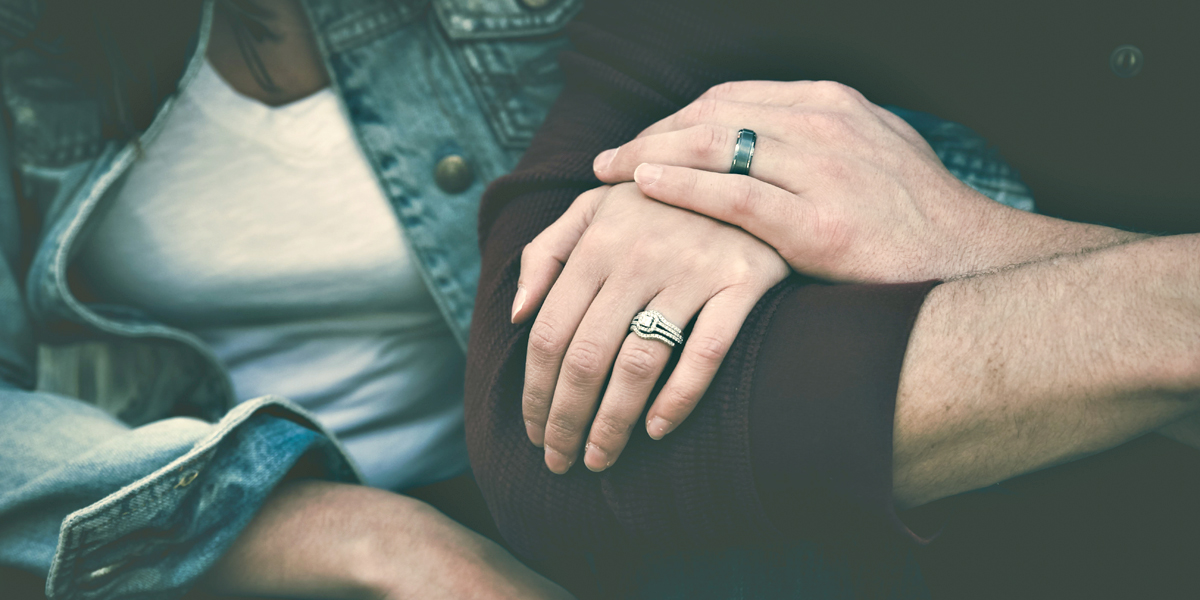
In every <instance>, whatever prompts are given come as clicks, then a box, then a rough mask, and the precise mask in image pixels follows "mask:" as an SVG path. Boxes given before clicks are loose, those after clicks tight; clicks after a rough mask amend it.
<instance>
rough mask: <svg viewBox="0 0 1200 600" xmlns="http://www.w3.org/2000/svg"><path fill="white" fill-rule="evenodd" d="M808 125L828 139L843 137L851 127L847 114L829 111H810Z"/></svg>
mask: <svg viewBox="0 0 1200 600" xmlns="http://www.w3.org/2000/svg"><path fill="white" fill-rule="evenodd" d="M808 126H809V127H810V128H812V130H813V131H815V132H816V133H817V134H818V135H821V136H823V137H825V138H827V139H836V138H840V137H843V136H844V135H845V134H846V133H847V132H848V131H849V129H850V123H849V119H848V118H847V117H846V115H843V114H841V113H836V112H829V111H819V112H812V113H809V114H808Z"/></svg>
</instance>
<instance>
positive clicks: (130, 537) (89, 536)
mask: <svg viewBox="0 0 1200 600" xmlns="http://www.w3.org/2000/svg"><path fill="white" fill-rule="evenodd" d="M302 457H304V458H308V459H311V460H312V462H313V463H314V464H316V465H318V467H319V468H320V470H321V471H322V475H323V477H324V478H326V479H329V480H332V481H341V482H354V483H357V482H361V481H362V478H361V475H360V474H359V472H358V469H357V468H356V467H355V466H354V464H353V462H351V460H350V459H349V457H348V456H347V454H346V453H345V451H344V450H343V449H342V448H341V446H340V444H338V442H337V441H336V440H335V439H334V438H333V437H332V436H331V435H330V434H328V432H326V431H325V430H323V429H322V428H321V427H320V426H319V425H317V424H316V423H315V422H313V421H312V420H311V419H309V418H308V417H306V416H305V415H304V413H303V412H302V411H301V410H300V409H298V408H295V407H294V405H292V404H290V403H288V402H287V401H285V400H282V399H279V398H271V397H267V398H260V399H258V400H254V401H250V402H246V403H243V404H241V405H239V406H238V407H237V408H235V409H234V410H232V411H230V412H229V414H228V415H227V416H226V417H225V418H224V419H222V420H221V421H220V422H219V423H217V424H216V425H214V430H213V431H212V432H211V433H210V434H209V435H208V436H207V437H206V438H204V439H202V440H200V441H199V442H197V443H196V445H195V446H194V447H193V448H192V450H191V451H189V452H187V453H186V454H184V455H183V456H180V457H179V458H177V459H176V460H173V461H171V462H170V463H169V464H167V465H166V466H164V467H162V468H160V469H158V470H157V471H155V472H154V473H152V474H150V475H148V476H146V477H144V478H143V479H141V480H139V481H136V482H134V483H132V484H130V485H128V486H126V487H124V488H122V489H121V490H119V491H118V492H116V493H114V494H111V495H109V496H107V497H105V498H104V499H102V500H100V501H99V502H96V503H94V504H92V505H90V506H88V507H86V508H83V509H80V510H78V511H76V512H74V513H72V514H70V515H68V516H67V518H66V519H65V520H64V521H63V523H62V528H61V533H60V535H59V541H58V549H57V552H56V553H55V556H54V562H53V564H52V565H51V567H50V574H49V578H48V580H47V584H46V593H47V595H48V596H49V598H51V599H55V600H58V599H62V600H66V599H70V600H75V599H80V600H83V599H87V600H92V599H99V598H133V597H136V598H143V599H151V598H177V597H179V596H181V595H183V594H184V593H185V592H186V591H187V590H188V589H189V588H190V587H192V586H193V585H194V584H195V582H196V581H197V579H198V578H199V577H200V576H201V575H202V574H203V573H204V572H205V571H206V570H208V569H209V568H210V567H211V566H212V565H213V564H214V563H215V562H216V561H217V559H219V558H220V557H221V556H222V554H223V553H224V552H225V551H226V550H227V549H228V548H229V546H230V545H231V544H232V543H233V541H234V540H235V539H236V538H237V536H238V534H239V533H240V532H241V531H242V529H243V528H244V527H245V526H246V525H247V523H249V521H250V519H251V518H252V517H253V516H254V514H255V513H256V512H257V511H258V509H259V508H260V507H261V506H262V504H263V502H264V501H265V500H266V498H267V496H268V495H269V494H270V492H271V491H272V490H273V489H274V487H275V486H276V485H277V484H278V483H279V482H280V481H281V480H282V479H283V478H284V476H285V475H287V473H288V472H289V471H290V470H291V468H292V466H293V465H295V463H296V462H297V461H298V460H300V459H301V458H302Z"/></svg>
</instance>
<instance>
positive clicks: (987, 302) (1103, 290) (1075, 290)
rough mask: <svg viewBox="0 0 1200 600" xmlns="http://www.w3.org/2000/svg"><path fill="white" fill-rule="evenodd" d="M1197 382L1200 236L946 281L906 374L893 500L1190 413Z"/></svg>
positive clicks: (915, 340) (914, 340) (933, 495)
mask: <svg viewBox="0 0 1200 600" xmlns="http://www.w3.org/2000/svg"><path fill="white" fill-rule="evenodd" d="M1093 247H1094V246H1093ZM1198 389H1200V236H1197V235H1191V236H1176V237H1167V238H1155V239H1147V240H1142V241H1137V242H1133V243H1129V244H1126V245H1120V246H1115V247H1111V248H1108V249H1105V250H1098V251H1094V252H1087V253H1082V254H1078V255H1069V256H1059V257H1056V258H1053V259H1050V260H1047V261H1044V262H1039V263H1033V264H1028V265H1025V266H1022V267H1019V268H1013V269H1009V270H1004V271H1001V272H997V273H993V274H988V275H983V276H978V277H973V278H968V279H963V280H959V281H953V282H950V283H946V284H944V285H942V286H939V287H938V288H936V289H935V290H934V291H933V293H932V294H931V295H930V296H929V298H928V300H927V301H926V303H925V305H924V306H923V307H922V309H921V312H920V315H919V316H918V319H917V322H916V326H915V327H914V329H913V333H912V337H911V339H910V342H909V346H908V353H907V355H906V358H905V363H904V367H903V370H902V373H901V380H900V389H899V392H898V396H897V401H896V421H895V438H894V467H893V472H894V496H895V500H896V503H897V505H898V506H900V507H912V506H917V505H920V504H924V503H926V502H929V501H932V500H935V499H937V498H942V497H945V496H949V495H952V494H955V493H959V492H963V491H967V490H971V489H976V488H979V487H982V486H985V485H989V484H991V483H995V482H998V481H1002V480H1004V479H1007V478H1010V477H1013V476H1016V475H1019V474H1022V473H1027V472H1030V471H1034V470H1037V469H1041V468H1044V467H1047V466H1051V465H1054V464H1058V463H1062V462H1066V461H1070V460H1073V459H1076V458H1080V457H1082V456H1085V455H1088V454H1091V453H1094V452H1098V451H1101V450H1104V449H1107V448H1111V447H1113V446H1116V445H1118V444H1121V443H1123V442H1125V441H1128V440H1130V439H1132V438H1134V437H1137V436H1138V435H1141V434H1143V433H1146V432H1149V431H1153V430H1155V429H1158V428H1159V427H1162V426H1163V425H1166V424H1168V423H1171V422H1173V421H1175V420H1177V419H1179V418H1180V417H1183V416H1185V415H1187V414H1188V413H1190V412H1192V411H1193V410H1195V409H1196V408H1197V407H1198V406H1200V393H1198V392H1197V390H1198Z"/></svg>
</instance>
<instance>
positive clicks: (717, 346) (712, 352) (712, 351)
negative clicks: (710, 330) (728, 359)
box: [686, 335, 728, 369]
mask: <svg viewBox="0 0 1200 600" xmlns="http://www.w3.org/2000/svg"><path fill="white" fill-rule="evenodd" d="M727 348H728V344H726V343H725V340H722V339H721V338H719V337H716V336H714V335H702V336H698V337H693V338H691V339H689V340H688V343H687V347H686V349H687V350H688V352H689V353H690V354H691V356H692V358H693V359H695V360H696V361H698V362H699V363H700V364H701V365H703V366H704V367H706V368H708V369H713V368H715V367H718V366H720V364H721V361H722V360H724V359H725V351H726V349H727Z"/></svg>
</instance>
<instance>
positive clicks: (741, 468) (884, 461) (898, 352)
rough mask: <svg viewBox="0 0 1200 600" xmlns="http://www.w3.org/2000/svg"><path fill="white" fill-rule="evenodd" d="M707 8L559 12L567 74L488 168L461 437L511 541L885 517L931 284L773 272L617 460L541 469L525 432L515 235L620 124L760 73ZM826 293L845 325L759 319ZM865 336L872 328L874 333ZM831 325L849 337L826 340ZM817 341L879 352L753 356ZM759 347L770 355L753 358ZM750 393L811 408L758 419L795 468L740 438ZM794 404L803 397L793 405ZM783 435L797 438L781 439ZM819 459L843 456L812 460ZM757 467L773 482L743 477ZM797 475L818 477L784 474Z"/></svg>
mask: <svg viewBox="0 0 1200 600" xmlns="http://www.w3.org/2000/svg"><path fill="white" fill-rule="evenodd" d="M701 4H703V5H704V6H703V7H701V6H700V5H701ZM717 10H718V8H717V7H716V6H715V5H714V6H708V4H707V3H705V2H687V3H682V4H681V5H680V4H673V3H672V2H649V3H634V2H624V1H621V2H617V1H614V2H607V3H603V2H593V3H591V4H589V5H588V7H587V8H586V9H585V10H584V12H583V13H582V14H581V15H580V16H579V17H578V18H577V20H576V22H575V23H574V24H573V25H572V27H571V35H572V41H573V43H574V48H575V50H574V51H573V52H568V53H565V54H564V55H563V56H562V59H561V63H562V67H563V72H564V73H565V75H566V79H567V85H566V89H565V90H564V91H563V93H562V95H561V96H560V98H559V100H558V102H557V103H556V104H555V106H554V108H553V109H552V111H551V113H550V115H549V117H548V119H547V121H546V124H545V125H544V126H543V128H542V130H541V131H540V132H539V134H538V135H537V137H536V139H535V140H534V143H533V145H532V147H531V148H530V149H529V151H528V153H527V154H526V155H525V157H524V159H523V160H522V161H521V163H520V165H519V166H518V167H517V169H516V171H515V172H514V173H512V174H511V175H509V176H507V177H504V178H501V179H500V180H498V181H497V182H495V183H494V184H493V186H492V187H491V188H490V190H489V191H488V193H487V195H486V196H485V198H484V203H483V207H482V210H481V216H480V239H481V248H482V251H483V268H482V274H481V281H480V285H479V295H478V299H477V305H476V312H475V317H474V324H473V327H472V331H471V346H470V351H469V354H468V366H467V390H466V402H467V404H466V415H467V438H468V445H469V451H470V455H471V461H472V464H473V466H474V471H475V476H476V479H477V481H478V483H479V486H480V489H481V490H482V492H483V494H484V496H485V498H486V499H487V501H488V505H489V508H490V509H491V511H492V514H493V516H494V517H495V519H496V523H497V525H498V526H499V528H500V530H501V531H502V533H503V534H504V536H505V538H506V539H507V540H508V542H509V543H510V544H511V545H512V546H513V548H514V549H516V550H517V551H518V553H520V554H522V555H524V556H525V557H526V558H530V559H533V560H546V559H550V558H554V557H561V556H564V555H570V554H579V553H581V552H593V553H596V554H597V555H599V556H619V555H621V554H623V553H624V554H629V553H635V552H641V551H645V550H651V549H657V548H665V549H671V548H695V547H699V546H705V545H718V544H730V543H764V544H765V543H773V542H778V541H784V540H786V539H788V538H790V537H794V536H797V535H807V534H809V533H812V532H814V531H817V529H815V528H810V527H806V525H805V523H804V520H803V519H800V520H799V521H798V520H797V518H796V513H800V512H808V511H801V508H802V507H804V506H805V505H806V502H809V501H810V500H812V501H813V502H814V503H815V504H814V506H820V507H823V508H822V510H823V511H824V508H826V507H831V506H833V507H835V510H832V511H824V512H822V513H815V512H813V513H809V515H810V518H811V519H819V520H822V521H823V522H825V523H826V524H827V525H829V524H833V526H834V527H836V523H838V522H850V521H854V522H856V523H857V522H862V521H863V520H864V519H863V515H864V513H867V514H871V515H873V517H869V518H867V519H866V520H867V521H873V522H876V523H878V524H879V526H878V528H877V529H878V530H880V531H886V530H887V526H886V525H884V523H885V522H886V519H887V518H890V516H891V512H890V511H891V506H890V504H891V501H890V499H891V435H892V411H893V408H894V402H895V393H896V388H897V379H898V375H899V367H900V364H901V361H902V359H903V353H904V349H905V346H906V343H907V337H908V334H909V330H910V328H911V326H912V321H913V318H914V316H915V314H916V312H917V309H918V308H919V307H920V305H921V303H922V301H923V299H924V297H925V294H926V293H927V292H928V291H929V289H930V288H931V287H932V284H911V285H891V286H866V285H855V286H832V285H826V284H818V283H816V282H813V281H812V280H809V279H806V278H803V277H800V276H794V277H791V278H789V279H787V280H785V281H784V282H782V283H780V284H779V285H778V286H776V287H775V288H774V289H772V290H771V291H769V292H768V293H767V294H766V295H765V296H764V297H763V298H762V299H761V301H760V302H759V303H758V305H757V307H756V308H755V309H754V311H753V313H752V314H751V315H750V316H749V318H748V319H747V320H746V322H745V325H744V326H743V328H742V330H741V333H740V334H739V336H738V338H737V340H736V342H735V343H734V345H733V347H732V349H731V350H730V352H729V354H728V356H727V357H726V359H725V362H724V364H723V365H722V367H721V369H720V372H719V373H718V375H717V378H716V380H715V381H714V383H713V385H712V386H711V387H710V388H709V390H708V393H707V394H706V395H705V397H704V398H703V400H702V401H701V402H700V404H699V406H698V407H697V409H696V410H695V412H693V413H692V414H691V416H690V417H689V418H688V419H687V420H686V421H685V422H683V423H682V424H681V425H680V426H679V427H678V428H677V429H676V430H675V431H673V432H672V433H671V434H670V435H668V436H667V437H666V438H665V439H663V440H661V441H652V440H651V439H650V438H649V437H648V436H647V435H646V433H645V431H644V429H643V428H641V427H635V428H634V434H633V439H632V440H631V441H630V443H629V446H628V447H627V449H626V450H625V451H624V452H623V453H622V455H621V459H620V460H619V461H618V462H617V463H616V465H614V466H613V467H612V468H610V469H608V470H607V471H604V472H603V473H599V474H597V473H592V472H590V471H588V470H587V469H585V468H582V465H579V464H577V465H576V466H575V468H573V469H572V470H571V471H570V472H568V473H567V474H566V475H562V476H559V475H554V474H552V473H551V472H550V471H549V470H547V469H546V467H545V466H544V464H543V451H542V450H541V449H539V448H536V447H534V446H533V445H532V444H530V443H529V441H528V439H527V438H526V436H525V427H524V423H523V420H522V415H521V389H522V384H523V378H524V366H525V350H526V345H527V342H528V332H529V324H528V323H527V324H525V325H522V326H514V325H512V324H510V322H509V317H510V314H509V311H510V309H511V306H512V301H513V296H514V294H515V293H516V283H517V275H518V269H519V265H520V255H521V251H522V249H523V247H524V246H525V244H527V243H528V242H529V241H530V240H532V239H533V238H534V236H536V235H537V234H538V233H539V232H540V231H542V229H544V228H545V227H546V226H548V225H549V224H551V223H552V222H553V221H554V220H555V219H556V218H557V217H558V216H560V215H561V214H562V213H563V211H564V210H566V208H567V207H568V206H569V205H570V203H571V202H572V201H573V200H574V199H575V197H576V196H578V195H579V194H580V193H581V192H583V191H585V190H587V189H589V188H592V187H595V186H596V185H598V184H599V182H598V181H597V180H596V179H595V178H594V177H593V175H592V161H593V159H594V157H595V156H596V154H598V153H599V152H600V151H602V150H604V149H607V148H612V147H616V146H617V145H619V144H621V143H623V142H625V141H628V140H629V139H631V138H632V137H633V136H635V135H636V134H637V133H638V132H639V131H641V130H642V129H643V128H645V127H646V126H648V125H650V124H651V123H653V122H654V121H656V120H658V119H661V118H663V117H665V116H668V115H670V114H671V113H673V112H675V111H677V110H678V109H680V108H682V107H683V106H685V105H686V104H687V103H688V102H690V101H691V100H692V99H694V98H695V97H697V96H698V95H699V94H701V93H703V92H704V91H705V90H706V89H708V88H709V87H711V86H712V85H714V84H716V83H719V82H721V81H726V80H733V79H749V78H755V77H762V76H765V75H764V73H765V70H760V71H758V72H755V71H752V70H749V69H744V68H740V66H741V65H767V66H769V67H771V68H778V65H774V64H771V63H769V62H766V61H762V60H759V57H758V55H757V52H758V50H756V48H755V47H753V46H751V45H748V44H747V45H744V46H743V45H739V44H741V42H744V41H747V40H752V39H754V38H753V37H752V36H751V35H750V34H751V32H750V31H748V30H747V31H743V32H739V31H737V30H735V29H733V28H732V27H728V26H726V23H728V22H733V21H727V20H725V19H722V18H714V15H720V14H721V13H719V12H714V11H717ZM698 14H703V15H704V18H703V19H698V18H696V17H695V16H694V15H698ZM714 26H720V30H719V31H717V30H714V29H713V28H714ZM797 77H798V74H797ZM842 298H845V299H847V300H853V301H852V302H841V301H840V300H839V299H842ZM831 310H832V311H833V312H836V315H833V316H834V318H835V320H836V322H837V323H838V324H839V325H840V326H844V328H843V329H839V327H825V328H822V327H810V328H807V329H805V328H803V327H802V328H800V329H802V330H803V331H804V333H805V335H803V336H801V337H800V338H797V339H792V338H789V337H788V336H786V335H778V334H775V335H772V334H771V333H770V332H772V331H776V332H778V331H792V330H794V328H781V327H780V325H781V323H779V322H778V318H777V315H787V317H786V318H787V319H802V320H805V321H806V322H811V323H820V322H822V320H823V319H825V314H824V313H823V312H822V311H831ZM831 314H832V313H831ZM845 328H848V330H847V329H845ZM873 337H877V338H878V342H879V343H872V342H871V340H872V338H873ZM847 339H849V340H853V344H852V345H851V346H845V348H846V351H844V352H840V354H839V353H838V351H837V349H838V348H839V347H840V346H839V345H840V344H843V342H844V341H845V340H847ZM831 350H832V351H833V354H836V355H838V356H843V357H845V358H846V359H847V360H849V361H851V365H849V366H850V367H853V366H854V365H855V364H861V365H874V366H880V367H881V368H879V369H878V370H876V369H861V368H848V369H847V370H845V371H844V372H834V373H826V374H825V377H823V378H819V379H820V380H819V381H817V382H816V385H815V387H814V388H813V389H809V388H807V387H806V385H807V384H808V382H806V381H804V380H803V379H802V378H796V377H774V376H771V375H770V374H763V373H760V372H758V370H759V369H761V368H762V366H763V365H764V364H768V363H769V364H770V365H771V367H770V368H772V369H785V370H786V369H789V368H790V367H789V362H795V363H804V362H805V361H809V360H814V359H815V357H816V356H817V355H821V354H827V353H830V352H831ZM854 353H864V354H865V355H864V356H856V355H855V354H854ZM767 356H770V357H772V358H773V359H774V360H771V361H765V360H764V357H767ZM781 357H787V360H779V359H780V358H781ZM856 361H858V362H856ZM821 364H828V361H826V362H824V363H821ZM669 371H670V367H668V369H667V372H669ZM839 377H849V378H852V379H855V381H853V383H854V385H851V386H848V387H847V388H846V389H847V390H848V391H847V393H845V394H841V393H834V394H833V396H832V397H831V396H829V394H830V390H834V392H836V391H837V381H838V378H839ZM860 378H867V379H870V380H871V381H869V382H863V381H858V379H860ZM780 382H782V385H784V386H786V387H780V385H781V384H780ZM757 403H761V406H762V407H764V409H763V410H767V411H776V412H777V413H778V417H777V418H779V419H792V418H794V417H795V415H798V414H808V415H812V414H816V413H820V414H823V415H826V417H824V418H822V419H817V420H815V421H813V420H803V421H796V422H790V421H789V423H790V425H791V427H790V428H789V429H787V430H786V431H784V432H783V433H780V431H782V430H779V428H776V429H775V430H773V431H772V432H771V433H770V435H773V436H775V435H781V436H783V437H779V438H777V439H773V440H771V441H770V442H769V443H768V444H767V445H765V446H763V447H765V448H770V449H771V453H784V455H787V460H788V461H794V462H795V468H794V469H790V468H782V469H781V465H782V464H786V462H781V461H779V460H762V458H761V456H762V455H761V454H758V456H759V457H760V458H759V462H757V463H756V462H755V456H756V453H755V452H752V447H753V446H754V445H755V444H760V443H762V442H761V441H760V440H758V439H756V438H755V435H757V432H756V431H755V427H754V426H753V423H755V422H759V423H761V422H769V421H771V420H772V419H774V418H776V417H772V416H771V415H770V414H765V413H763V412H762V411H761V410H758V409H757V408H755V407H756V404H757ZM794 404H802V405H805V407H806V408H805V410H804V411H799V412H796V411H793V410H792V409H791V407H792V406H793V405H794ZM756 410H757V411H758V412H757V413H755V412H754V411H756ZM752 413H754V419H752V418H751V417H752ZM830 423H837V424H839V425H840V426H844V427H845V428H846V429H845V432H844V435H837V434H836V432H831V431H828V430H818V428H822V429H823V428H825V427H827V426H828V425H829V424H830ZM784 438H787V439H784ZM789 439H795V440H803V441H804V443H800V444H795V445H790V444H789V442H788V440H789ZM814 440H819V444H821V445H820V448H819V451H818V452H817V455H814V456H813V457H812V458H813V459H814V460H813V461H810V460H809V459H810V457H809V456H805V455H804V454H794V455H793V454H789V453H791V452H792V451H793V450H800V449H804V450H805V451H806V452H809V451H812V450H813V443H814ZM864 440H867V441H866V442H865V443H864ZM772 455H774V454H772ZM830 457H841V458H839V459H838V460H830ZM832 467H837V468H839V469H845V473H844V474H843V476H841V477H828V475H829V473H828V470H829V469H830V468H832ZM760 471H761V472H762V473H761V476H763V477H769V478H772V481H775V482H776V483H773V484H769V485H762V483H761V482H757V481H756V475H758V474H759V472H760ZM813 474H817V475H820V476H822V477H825V479H824V480H821V481H817V480H813V481H807V480H805V481H803V482H798V481H797V480H796V478H797V477H799V478H808V477H811V476H812V475H813ZM801 483H803V484H802V485H801ZM760 490H767V491H769V492H770V493H778V492H780V491H781V490H782V491H784V492H785V493H791V492H795V491H801V492H804V493H810V492H811V493H812V495H813V498H812V499H810V498H806V497H803V496H796V497H787V498H774V499H772V501H771V502H767V503H766V504H765V505H764V503H763V502H762V501H761V500H760V494H759V492H760ZM764 506H767V507H768V508H769V509H770V510H769V511H764ZM843 508H844V509H845V510H843ZM771 511H776V514H770V512H771ZM825 529H828V527H825ZM897 530H898V529H897Z"/></svg>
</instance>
